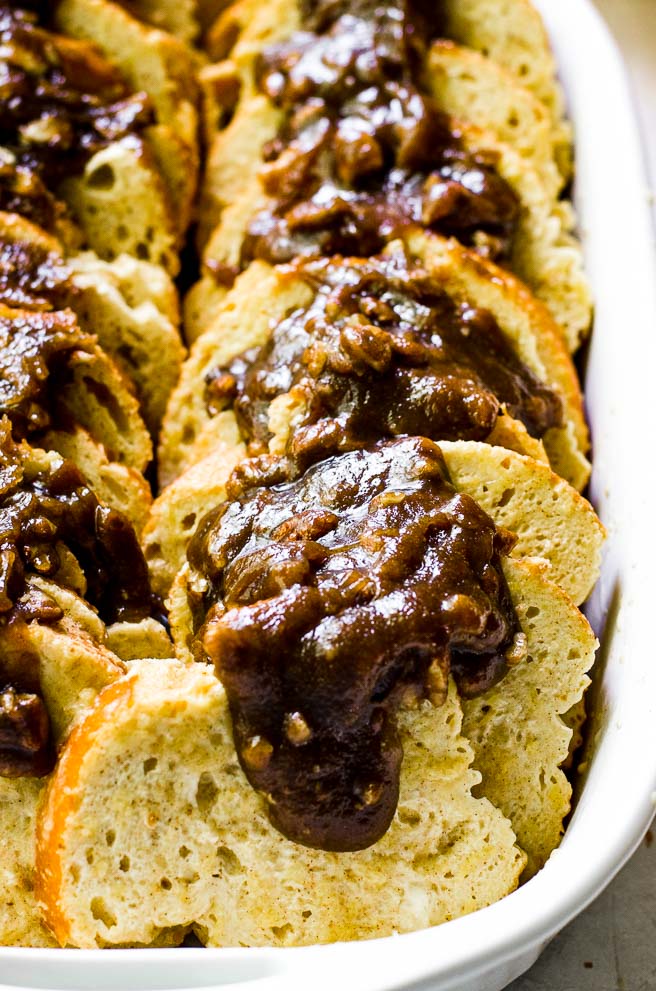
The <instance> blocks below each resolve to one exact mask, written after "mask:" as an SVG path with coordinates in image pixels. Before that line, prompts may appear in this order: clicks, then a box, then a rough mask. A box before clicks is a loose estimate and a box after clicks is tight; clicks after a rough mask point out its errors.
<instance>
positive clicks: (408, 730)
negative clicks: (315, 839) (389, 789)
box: [37, 662, 524, 946]
mask: <svg viewBox="0 0 656 991" xmlns="http://www.w3.org/2000/svg"><path fill="white" fill-rule="evenodd" d="M110 713H111V716H110ZM460 722H461V713H460V704H459V702H458V699H457V695H456V693H455V691H454V690H453V688H452V690H451V691H450V693H449V697H448V700H447V702H446V704H445V705H444V706H442V707H441V708H439V709H432V708H431V707H430V706H421V707H420V708H419V709H417V710H416V711H414V712H406V713H404V714H403V716H402V718H401V732H402V736H403V739H404V747H405V755H404V762H403V769H402V779H401V798H400V802H399V808H398V811H397V815H396V817H395V819H394V822H393V824H392V827H391V828H390V830H389V831H388V832H387V834H386V835H385V836H384V837H383V839H382V840H381V841H380V842H379V843H377V844H376V845H375V846H374V847H372V848H370V849H368V850H365V851H362V852H360V853H356V854H330V853H325V852H322V851H315V850H308V849H307V848H304V847H300V846H297V845H295V844H292V843H290V842H289V841H287V840H285V839H284V838H283V837H281V836H280V834H279V833H277V832H276V831H275V830H274V829H273V827H272V826H271V825H270V824H269V822H268V819H267V817H266V815H265V814H264V810H263V806H262V804H261V801H260V799H259V798H258V796H257V795H256V793H255V792H254V791H253V790H252V789H251V787H250V786H249V785H248V783H247V782H246V780H245V778H244V776H243V773H242V771H241V768H240V767H239V765H238V763H237V760H236V756H235V751H234V744H233V741H232V734H231V729H230V722H229V717H228V710H227V703H226V698H225V694H224V692H223V689H222V687H221V685H220V684H219V682H218V681H217V680H216V678H215V677H214V675H213V674H212V673H211V671H210V670H209V669H208V668H205V667H204V666H202V665H193V666H191V667H185V666H182V665H179V664H176V663H175V662H174V663H170V662H161V663H158V664H156V665H155V664H153V663H152V662H151V663H148V662H146V663H145V664H142V665H139V666H134V667H133V668H132V670H131V672H130V674H129V675H128V676H126V677H125V678H123V679H122V680H121V681H120V682H118V683H116V685H115V686H113V687H112V688H110V689H109V690H108V691H107V692H106V693H105V694H104V695H103V696H102V698H101V699H100V700H99V703H98V705H97V707H96V708H95V709H94V710H93V711H92V712H91V713H90V715H89V716H88V718H87V720H86V721H85V722H84V723H83V724H82V725H81V726H80V727H79V728H78V729H77V730H76V731H75V732H74V734H73V735H72V737H71V739H70V741H69V743H68V745H67V747H66V749H65V751H64V754H63V755H62V759H61V761H60V763H59V765H58V768H57V771H56V773H55V776H54V778H53V779H52V781H51V784H50V786H49V790H48V796H47V799H46V802H45V804H44V807H43V810H42V813H41V817H40V824H39V840H38V856H37V891H38V896H39V898H40V900H41V902H42V903H43V904H44V906H45V910H46V917H47V919H48V922H49V925H50V926H51V927H52V928H53V930H54V932H55V934H56V936H57V939H58V940H59V942H60V943H70V944H72V945H79V946H95V945H118V944H125V943H130V944H134V943H139V944H149V943H151V942H152V941H153V940H156V939H158V938H159V939H161V938H162V937H163V936H164V937H165V936H166V934H167V933H168V934H175V933H178V934H179V933H180V930H181V929H182V930H184V929H185V928H188V927H191V926H192V925H193V926H194V928H195V929H196V931H197V932H198V933H199V935H200V936H201V938H202V939H203V940H204V941H206V942H207V943H208V944H209V945H216V946H236V945H252V946H255V945H290V944H305V943H315V942H327V941H330V940H337V939H358V938H360V939H361V938H367V937H372V936H382V935H387V934H390V933H392V932H393V931H406V930H411V929H417V928H423V927H425V926H427V925H432V924H436V923H438V922H441V921H445V920H446V919H448V918H454V917H456V916H458V915H462V914H464V913H466V912H469V911H472V910H474V909H475V908H478V907H481V906H482V905H485V904H488V903H490V902H492V901H494V900H496V899H497V898H499V897H500V896H501V895H503V894H504V893H507V892H508V891H510V890H512V889H513V887H514V886H515V884H516V881H517V876H518V873H519V872H520V871H521V869H522V866H523V863H524V857H523V855H522V854H521V853H520V851H519V850H518V849H517V847H516V846H515V845H514V837H513V834H512V830H511V829H510V827H509V825H508V823H507V822H506V820H505V819H504V818H503V817H502V816H501V815H500V814H499V813H498V811H497V810H496V809H494V808H493V806H492V805H490V803H489V802H488V801H487V800H485V799H482V800H481V799H479V800H477V799H474V798H473V797H472V795H471V789H472V787H473V786H474V785H475V783H476V780H477V775H476V774H474V773H472V771H471V770H470V762H471V756H472V755H471V751H470V749H469V746H468V744H467V742H466V740H465V739H464V738H463V737H462V736H461V735H460ZM128 794H130V795H131V796H135V795H138V796H139V798H138V799H137V800H136V801H135V800H134V798H133V799H132V800H131V801H130V802H126V801H125V796H126V795H128ZM89 851H93V858H92V863H91V864H89V857H88V852H89ZM108 878H111V879H112V881H111V882H110V883H109V884H108V883H107V879H108ZM200 879H202V882H201V883H198V882H199V880H200ZM178 938H179V935H178Z"/></svg>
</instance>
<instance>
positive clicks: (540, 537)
mask: <svg viewBox="0 0 656 991" xmlns="http://www.w3.org/2000/svg"><path fill="white" fill-rule="evenodd" d="M439 446H440V449H441V451H442V453H443V455H444V458H445V461H446V465H447V468H448V471H449V475H450V477H451V480H452V482H453V484H454V486H455V487H456V489H457V490H458V491H460V492H465V493H467V495H470V496H472V498H473V499H474V500H475V501H476V502H477V503H478V504H479V505H480V506H481V507H482V508H483V509H484V510H485V512H486V513H488V514H489V515H490V516H491V517H492V519H493V520H494V522H495V523H496V524H497V526H499V527H504V528H505V529H507V530H511V531H512V532H513V533H515V534H516V535H517V537H518V540H517V544H516V545H515V548H514V551H513V554H514V556H516V557H519V558H526V557H528V558H536V559H539V560H540V561H542V562H543V563H544V564H546V565H547V567H548V568H549V572H548V573H549V577H550V579H551V581H553V582H554V583H555V584H557V585H560V586H561V587H562V588H563V589H564V590H565V591H566V592H567V594H568V595H569V596H570V597H571V598H572V600H573V601H574V603H575V604H576V605H578V604H580V603H581V602H583V601H584V600H585V599H586V598H587V597H588V595H589V594H590V592H591V590H592V588H593V586H594V583H595V582H596V580H597V577H598V575H599V569H600V565H601V548H602V544H603V541H604V536H605V533H604V528H603V526H602V525H601V523H600V521H599V519H598V517H597V516H596V514H595V512H594V510H593V509H592V506H591V505H590V503H589V502H588V501H587V500H586V499H584V498H583V497H582V496H580V495H579V494H578V492H576V490H575V489H573V488H572V487H571V486H570V485H568V483H567V482H565V481H563V479H562V478H559V477H558V476H557V475H555V474H554V473H553V472H552V471H551V470H550V469H549V467H548V466H547V465H544V464H541V463H540V462H538V461H535V459H534V458H530V457H527V456H525V455H521V454H517V453H516V452H514V451H509V450H507V449H505V448H502V447H495V446H492V445H491V444H480V443H475V442H474V441H455V442H453V441H451V442H445V441H442V442H440V445H439ZM242 456H243V451H242V449H241V448H240V447H238V446H237V445H226V444H221V443H219V444H218V445H217V448H216V450H215V451H214V452H213V453H212V454H211V455H209V456H208V457H206V458H204V459H203V460H202V461H200V462H199V463H198V464H196V465H194V466H193V467H192V468H189V469H188V470H187V471H186V472H184V474H182V475H181V476H180V477H179V478H178V479H177V480H176V481H175V482H173V484H172V485H170V486H169V487H168V488H167V489H165V490H164V492H162V493H161V495H160V496H159V497H158V498H157V499H156V500H155V502H154V503H153V506H152V509H151V512H150V516H149V519H148V522H147V524H146V526H145V529H144V532H143V537H142V546H143V549H144V555H145V557H146V560H147V562H148V567H149V570H150V576H151V583H152V586H153V589H154V591H155V592H157V593H158V594H159V595H167V594H168V592H169V590H170V588H171V585H172V583H173V580H174V578H175V576H176V574H177V573H178V572H179V570H180V568H181V567H182V566H183V564H184V563H185V560H186V553H187V545H188V543H189V540H190V538H191V536H192V535H193V533H194V531H195V529H196V526H197V524H198V523H199V522H200V520H201V519H202V518H203V516H204V515H205V514H206V513H208V512H210V511H211V510H212V509H214V508H215V507H216V506H218V505H220V503H222V502H224V501H225V499H226V498H227V496H226V488H225V486H226V482H227V480H228V478H229V476H230V474H231V472H232V469H233V468H234V466H235V464H236V463H237V462H238V461H239V460H240V458H241V457H242ZM184 639H186V638H185V637H183V640H184Z"/></svg>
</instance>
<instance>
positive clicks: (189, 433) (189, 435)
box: [182, 423, 196, 444]
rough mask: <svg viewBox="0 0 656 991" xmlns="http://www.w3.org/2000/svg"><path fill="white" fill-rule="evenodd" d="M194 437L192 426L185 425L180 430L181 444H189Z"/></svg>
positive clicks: (194, 432) (189, 424)
mask: <svg viewBox="0 0 656 991" xmlns="http://www.w3.org/2000/svg"><path fill="white" fill-rule="evenodd" d="M195 437H196V431H195V430H194V427H193V424H191V423H185V425H184V428H183V430H182V442H183V444H191V442H192V440H194V438H195Z"/></svg>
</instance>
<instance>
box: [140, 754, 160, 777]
mask: <svg viewBox="0 0 656 991" xmlns="http://www.w3.org/2000/svg"><path fill="white" fill-rule="evenodd" d="M156 767H157V757H148V758H146V760H145V761H144V762H143V772H144V774H150V772H151V771H154V770H155V768H156Z"/></svg>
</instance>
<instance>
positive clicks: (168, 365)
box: [0, 212, 185, 433]
mask: <svg viewBox="0 0 656 991" xmlns="http://www.w3.org/2000/svg"><path fill="white" fill-rule="evenodd" d="M0 245H1V246H0V302H2V303H5V304H6V305H8V306H14V307H21V306H22V307H25V308H28V309H36V310H48V309H61V308H63V307H65V306H70V307H71V308H72V309H73V310H74V312H75V314H76V315H77V318H78V321H79V324H80V327H81V329H82V330H83V331H85V332H86V333H88V334H95V335H96V337H97V338H98V342H99V344H100V346H101V348H103V350H104V351H105V352H106V353H107V354H109V355H110V356H111V358H112V359H113V360H114V361H115V363H116V364H117V365H118V366H119V368H121V370H122V371H123V372H125V373H126V374H127V376H128V377H129V379H130V380H131V382H132V383H133V384H134V386H135V388H136V391H137V395H138V398H139V401H140V406H141V410H142V412H143V415H144V419H145V420H146V423H147V425H148V427H149V429H150V430H151V432H152V433H155V431H156V430H157V429H158V427H159V423H160V420H161V418H162V416H163V414H164V410H165V408H166V402H167V400H168V396H169V393H170V392H171V390H172V388H173V386H174V385H175V383H176V382H177V380H178V377H179V374H180V367H181V364H182V359H183V357H184V353H185V352H184V348H183V345H182V342H181V340H180V333H179V329H178V327H179V320H180V315H179V307H178V296H177V292H176V289H175V286H174V284H173V282H172V281H171V279H170V277H169V276H168V274H167V273H166V272H165V270H164V269H163V268H161V267H160V266H158V265H152V264H150V263H149V262H144V261H139V260H138V259H136V258H134V257H133V256H131V255H125V254H124V255H120V256H119V257H118V258H117V259H116V260H115V261H113V262H107V261H102V260H101V259H100V258H99V257H98V256H97V255H96V254H95V253H94V252H91V251H86V252H83V253H75V254H72V255H69V257H68V258H67V259H66V260H65V254H64V250H63V248H62V246H61V244H60V243H59V242H58V241H57V239H56V238H54V237H51V236H50V235H48V234H46V232H45V231H43V230H42V229H41V228H39V227H37V226H36V225H35V224H32V223H30V222H29V221H28V220H25V219H24V218H23V217H20V216H18V215H17V214H12V213H2V212H0Z"/></svg>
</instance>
